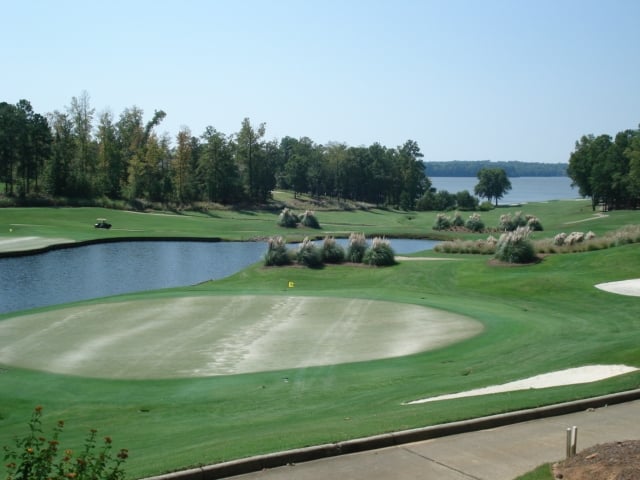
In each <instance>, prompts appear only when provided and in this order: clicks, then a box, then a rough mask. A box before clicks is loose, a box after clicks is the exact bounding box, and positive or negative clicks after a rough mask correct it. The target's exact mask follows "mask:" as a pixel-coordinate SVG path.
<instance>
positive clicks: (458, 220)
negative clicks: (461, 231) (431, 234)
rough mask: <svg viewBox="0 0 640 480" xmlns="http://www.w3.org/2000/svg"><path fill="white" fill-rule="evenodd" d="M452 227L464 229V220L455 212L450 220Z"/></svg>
mask: <svg viewBox="0 0 640 480" xmlns="http://www.w3.org/2000/svg"><path fill="white" fill-rule="evenodd" d="M451 226H452V227H464V220H462V216H461V215H460V212H456V213H454V215H453V220H451Z"/></svg>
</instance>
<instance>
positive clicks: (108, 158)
mask: <svg viewBox="0 0 640 480" xmlns="http://www.w3.org/2000/svg"><path fill="white" fill-rule="evenodd" d="M117 135H118V132H117V130H116V126H115V125H114V124H113V117H112V114H111V112H110V111H108V110H106V111H104V112H102V113H101V114H100V118H99V120H98V131H97V135H96V139H97V141H98V171H99V174H98V179H97V183H98V185H97V189H96V190H97V191H98V192H99V193H101V194H104V195H107V196H109V197H111V198H118V197H120V196H121V194H122V185H121V182H120V179H121V170H122V152H121V151H120V148H119V147H118V137H117Z"/></svg>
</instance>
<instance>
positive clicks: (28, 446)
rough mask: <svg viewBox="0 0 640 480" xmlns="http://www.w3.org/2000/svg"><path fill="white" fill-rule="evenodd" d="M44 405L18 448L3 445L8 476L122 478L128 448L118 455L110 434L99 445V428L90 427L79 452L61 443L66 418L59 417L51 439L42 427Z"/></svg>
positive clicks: (16, 479) (14, 479)
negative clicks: (114, 451)
mask: <svg viewBox="0 0 640 480" xmlns="http://www.w3.org/2000/svg"><path fill="white" fill-rule="evenodd" d="M41 418H42V407H36V408H35V410H34V412H33V414H32V415H31V420H30V421H29V434H28V435H27V436H26V437H23V438H17V439H16V441H15V448H10V447H8V446H5V447H4V451H5V461H8V462H9V463H7V464H6V469H7V477H6V478H7V480H70V479H71V480H123V479H124V478H125V472H124V469H123V468H122V465H123V464H124V463H125V461H126V460H127V458H128V457H129V452H128V451H127V450H126V449H121V450H120V451H119V452H118V453H117V454H115V456H114V455H113V453H112V449H113V442H112V440H111V437H104V440H103V445H102V446H100V445H98V441H97V437H98V432H97V430H94V429H92V430H90V431H89V435H88V436H87V438H86V440H85V444H84V449H83V450H82V451H80V452H78V453H76V452H73V451H72V450H70V449H63V448H62V447H61V446H60V440H59V438H60V434H61V433H62V430H63V429H64V422H63V421H62V420H59V421H58V422H57V424H56V426H55V427H54V428H53V433H52V435H51V437H50V438H49V439H47V438H45V436H44V430H43V428H42V420H41Z"/></svg>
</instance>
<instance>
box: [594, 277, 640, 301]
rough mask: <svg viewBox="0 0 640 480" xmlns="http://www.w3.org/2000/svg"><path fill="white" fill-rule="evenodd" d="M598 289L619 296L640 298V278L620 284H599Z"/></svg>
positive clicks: (623, 281)
mask: <svg viewBox="0 0 640 480" xmlns="http://www.w3.org/2000/svg"><path fill="white" fill-rule="evenodd" d="M596 288H599V289H600V290H604V291H606V292H611V293H617V294H619V295H630V296H633V297H640V278H636V279H632V280H622V281H620V282H609V283H599V284H597V285H596Z"/></svg>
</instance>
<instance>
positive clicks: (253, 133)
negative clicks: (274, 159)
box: [236, 118, 275, 201]
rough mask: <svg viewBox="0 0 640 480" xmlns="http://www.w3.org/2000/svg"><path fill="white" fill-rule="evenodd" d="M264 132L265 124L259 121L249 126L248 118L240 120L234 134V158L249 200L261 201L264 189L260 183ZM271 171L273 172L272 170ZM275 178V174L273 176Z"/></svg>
mask: <svg viewBox="0 0 640 480" xmlns="http://www.w3.org/2000/svg"><path fill="white" fill-rule="evenodd" d="M264 134H265V124H264V123H261V124H260V125H259V126H258V128H257V129H255V128H253V127H252V126H251V122H250V121H249V119H248V118H245V119H244V120H243V121H242V127H241V128H240V132H238V134H237V136H236V160H237V163H238V165H240V167H241V174H242V177H243V181H244V185H245V189H246V192H247V196H248V198H249V200H250V201H261V200H264V198H261V197H262V195H261V192H262V191H263V190H264V189H263V188H261V185H260V177H261V175H260V173H259V170H262V169H261V168H260V165H259V163H260V161H261V160H264V156H263V155H261V154H262V153H263V152H262V147H263V145H262V143H261V139H262V137H264ZM272 173H273V172H272ZM274 178H275V176H274Z"/></svg>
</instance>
